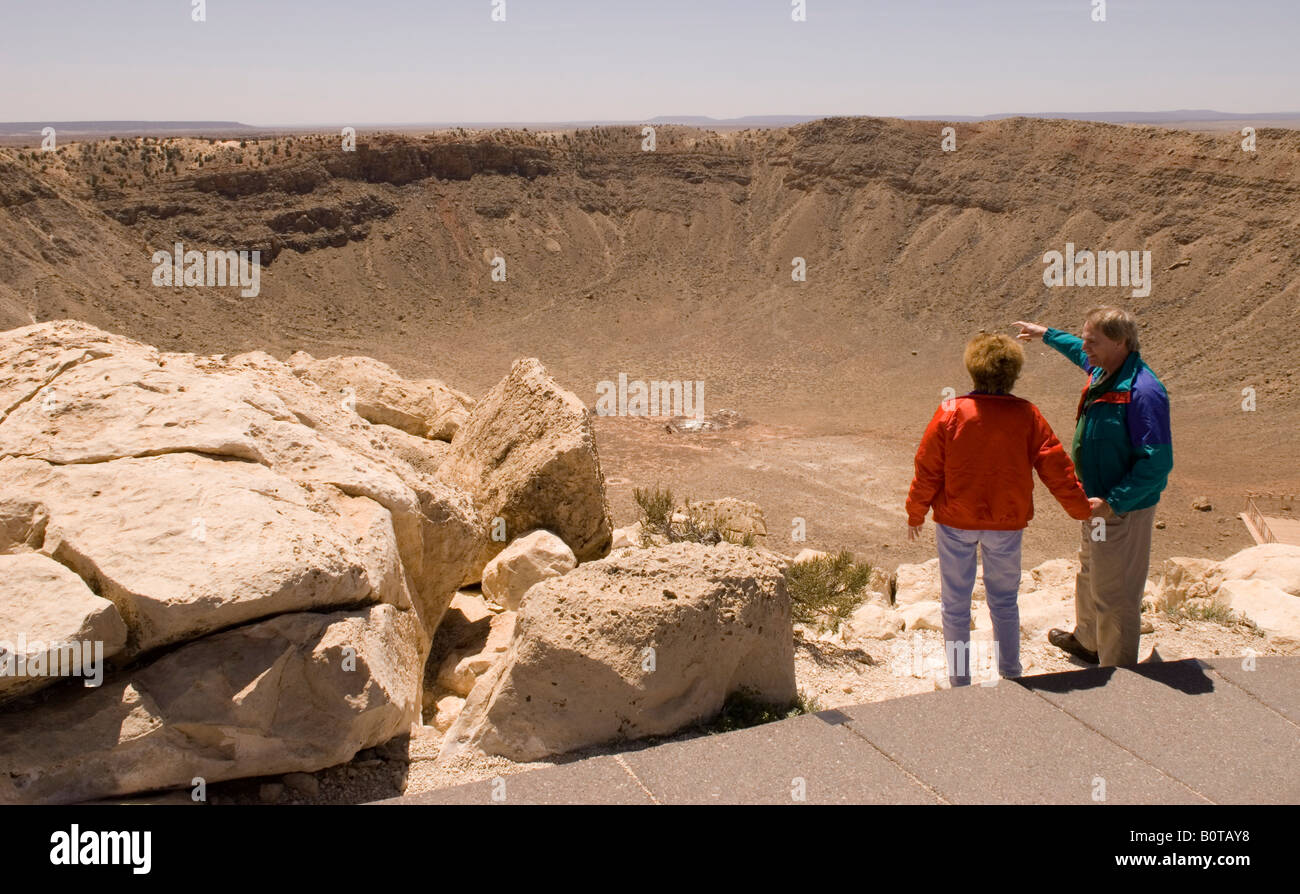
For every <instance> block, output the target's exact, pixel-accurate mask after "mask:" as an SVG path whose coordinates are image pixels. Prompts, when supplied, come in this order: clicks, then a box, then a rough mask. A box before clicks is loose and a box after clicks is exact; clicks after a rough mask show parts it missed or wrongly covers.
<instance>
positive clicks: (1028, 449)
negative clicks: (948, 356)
mask: <svg viewBox="0 0 1300 894" xmlns="http://www.w3.org/2000/svg"><path fill="white" fill-rule="evenodd" d="M944 404H946V405H947V407H948V408H947V409H945V407H944V405H940V407H939V409H938V410H937V411H935V414H934V418H933V419H931V420H930V424H929V425H928V426H927V427H926V429H925V435H924V436H923V437H922V438H921V446H920V447H919V448H918V449H917V451H916V477H915V478H913V479H912V487H911V490H909V491H908V494H907V523H908V524H909V525H912V526H913V527H915V526H917V525H920V524H922V523H923V522H924V521H925V513H926V511H927V510H928V509H929V508H930V507H931V506H933V507H934V520H935V521H936V522H938V523H939V524H944V525H948V526H949V527H952V528H966V529H968V530H992V531H1014V530H1018V529H1020V528H1023V527H1025V526H1026V525H1027V524H1029V520H1030V519H1031V518H1033V517H1034V497H1033V493H1034V479H1033V475H1032V474H1031V473H1030V470H1031V469H1032V470H1035V471H1037V472H1038V477H1039V478H1041V479H1043V484H1045V485H1047V488H1048V490H1050V491H1051V492H1052V496H1054V497H1056V499H1057V501H1058V502H1060V504H1061V505H1062V506H1063V507H1064V508H1065V511H1066V512H1068V513H1070V516H1071V517H1072V518H1077V519H1079V520H1081V521H1082V520H1085V519H1087V518H1088V517H1089V514H1090V512H1089V506H1088V497H1087V495H1085V494H1084V492H1083V487H1082V486H1081V485H1080V484H1079V481H1078V479H1076V478H1075V477H1074V464H1073V463H1071V462H1070V457H1069V456H1068V455H1067V454H1066V452H1065V448H1064V447H1062V446H1061V442H1060V441H1058V440H1057V439H1056V435H1055V434H1053V433H1052V427H1051V426H1050V425H1048V424H1047V420H1046V419H1044V418H1043V415H1042V414H1041V413H1039V412H1038V407H1036V406H1034V405H1033V404H1031V403H1030V402H1029V401H1027V400H1024V399H1022V398H1019V397H1016V396H1014V395H1011V394H977V393H971V394H966V395H963V396H961V397H956V398H953V399H951V400H948V401H945V402H944Z"/></svg>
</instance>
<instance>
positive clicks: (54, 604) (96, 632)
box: [0, 553, 126, 700]
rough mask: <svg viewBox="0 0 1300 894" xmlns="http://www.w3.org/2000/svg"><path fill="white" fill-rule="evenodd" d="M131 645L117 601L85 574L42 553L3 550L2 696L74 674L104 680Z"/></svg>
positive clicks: (92, 681)
mask: <svg viewBox="0 0 1300 894" xmlns="http://www.w3.org/2000/svg"><path fill="white" fill-rule="evenodd" d="M125 646H126V624H125V622H123V620H122V616H121V615H120V614H118V611H117V607H116V606H115V605H113V603H112V602H110V601H108V600H107V599H101V598H100V597H99V596H96V595H95V594H94V593H92V592H91V590H90V588H89V587H87V586H86V583H85V581H83V580H82V579H81V578H80V577H78V576H77V575H75V574H73V573H72V572H71V571H69V570H68V569H67V568H64V567H63V566H62V565H60V564H59V563H58V562H55V561H54V560H53V559H50V558H49V557H47V556H43V555H41V554H39V553H17V554H14V555H0V650H3V651H0V700H6V699H10V698H13V697H15V696H19V695H23V694H25V693H28V692H34V691H35V690H37V689H41V688H44V687H45V686H48V685H50V684H51V683H54V682H57V681H58V680H60V679H61V678H63V677H70V676H74V675H75V676H76V677H78V678H80V679H81V680H82V681H83V682H84V684H85V685H87V686H93V685H97V684H98V683H102V674H103V672H104V668H103V666H102V662H103V660H104V659H107V658H111V657H113V656H114V655H117V654H118V653H119V652H121V651H122V649H123V648H124V647H125Z"/></svg>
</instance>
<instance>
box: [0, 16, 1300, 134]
mask: <svg viewBox="0 0 1300 894" xmlns="http://www.w3.org/2000/svg"><path fill="white" fill-rule="evenodd" d="M194 2H195V0H21V2H20V0H0V84H2V85H3V86H2V87H0V120H2V121H66V120H105V119H146V120H155V121H156V120H173V121H174V120H237V121H242V122H245V123H249V124H257V125H266V126H269V125H276V124H309V123H320V124H326V123H329V124H333V123H343V124H355V125H364V124H367V123H396V122H428V121H467V122H473V121H559V120H587V119H648V118H652V117H654V116H656V115H669V114H671V115H708V116H712V117H735V116H742V115H762V114H798V115H831V114H860V115H930V114H935V115H938V114H953V115H982V114H992V113H998V112H1048V111H1065V112H1082V111H1107V110H1140V111H1154V110H1165V109H1180V108H1211V109H1216V110H1219V111H1226V112H1262V111H1296V110H1300V51H1298V50H1297V47H1296V43H1297V38H1298V37H1300V0H1109V2H1108V3H1107V10H1106V12H1107V21H1106V22H1104V23H1097V22H1093V21H1092V18H1091V16H1092V7H1093V0H807V15H808V19H807V21H806V22H793V21H791V0H608V2H600V0H505V9H506V21H505V22H493V21H492V20H491V13H492V9H493V6H494V2H495V3H499V2H500V0H315V2H313V0H207V3H206V15H207V20H206V21H205V22H195V21H193V20H192V19H191V9H192V6H193V5H194Z"/></svg>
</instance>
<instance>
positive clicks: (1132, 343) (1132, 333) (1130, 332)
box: [1083, 307, 1138, 351]
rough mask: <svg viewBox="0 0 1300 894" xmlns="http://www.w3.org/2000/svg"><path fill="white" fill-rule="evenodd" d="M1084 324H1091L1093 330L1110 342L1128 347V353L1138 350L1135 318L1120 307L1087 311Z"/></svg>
mask: <svg viewBox="0 0 1300 894" xmlns="http://www.w3.org/2000/svg"><path fill="white" fill-rule="evenodd" d="M1083 322H1084V323H1091V324H1092V326H1093V328H1094V329H1098V330H1100V331H1101V334H1102V335H1104V336H1106V337H1107V338H1109V339H1110V340H1111V341H1119V342H1123V343H1124V344H1126V345H1128V349H1129V350H1130V351H1136V350H1138V324H1137V318H1136V317H1134V316H1133V315H1132V314H1131V313H1129V312H1128V311H1126V310H1125V309H1124V308H1122V307H1094V308H1093V309H1092V310H1090V311H1088V316H1087V317H1085V318H1084V321H1083Z"/></svg>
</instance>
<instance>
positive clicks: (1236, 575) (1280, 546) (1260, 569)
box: [1209, 543, 1300, 597]
mask: <svg viewBox="0 0 1300 894" xmlns="http://www.w3.org/2000/svg"><path fill="white" fill-rule="evenodd" d="M1234 580H1259V581H1266V582H1268V583H1270V584H1272V585H1273V586H1275V587H1277V588H1278V589H1279V590H1282V591H1283V592H1286V593H1289V594H1290V595H1292V596H1297V597H1300V546H1292V545H1290V544H1286V543H1265V544H1262V545H1260V546H1252V547H1251V548H1250V549H1243V550H1242V551H1241V552H1239V553H1237V554H1236V555H1232V556H1229V557H1228V558H1226V559H1224V560H1223V561H1222V562H1220V563H1219V565H1218V567H1216V568H1215V569H1214V570H1213V572H1211V573H1210V575H1209V586H1210V591H1211V593H1213V591H1214V589H1215V588H1216V587H1217V586H1218V585H1220V584H1222V583H1223V582H1225V581H1234Z"/></svg>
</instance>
